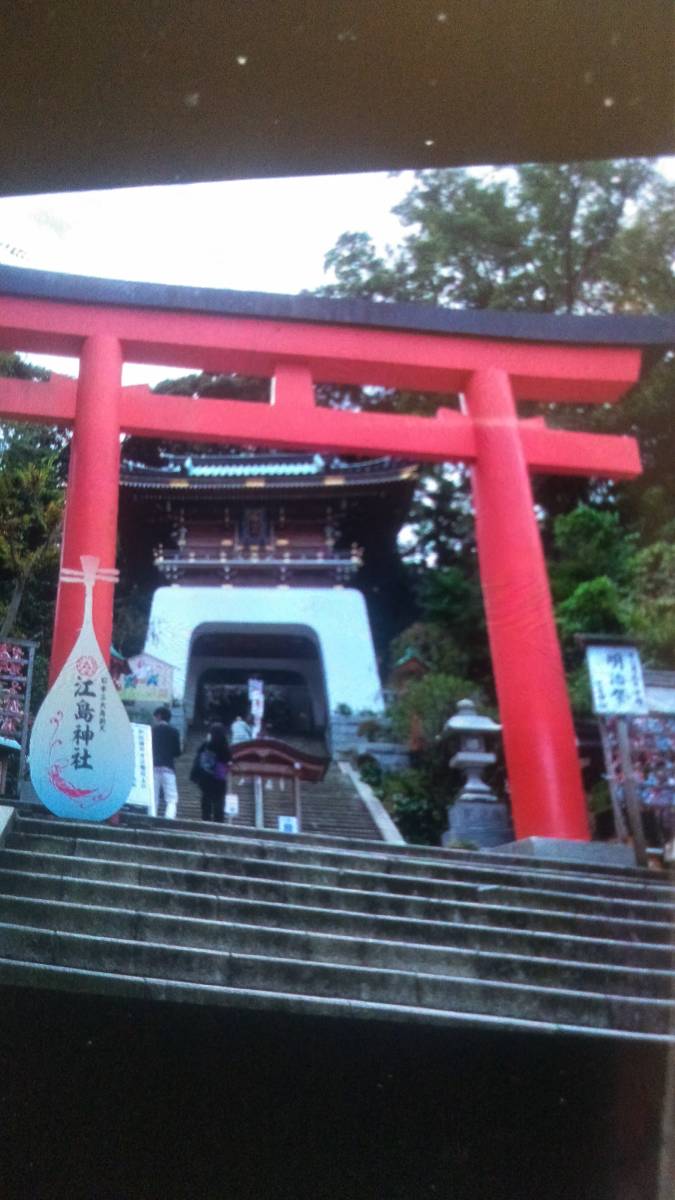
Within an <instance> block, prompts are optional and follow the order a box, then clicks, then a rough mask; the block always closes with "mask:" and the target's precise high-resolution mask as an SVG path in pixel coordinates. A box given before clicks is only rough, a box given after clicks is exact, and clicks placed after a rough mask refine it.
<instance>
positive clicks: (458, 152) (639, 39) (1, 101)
mask: <svg viewBox="0 0 675 1200" xmlns="http://www.w3.org/2000/svg"><path fill="white" fill-rule="evenodd" d="M3 8H4V11H3V13H2V27H1V29H2V72H1V73H0V112H1V113H2V131H1V143H2V173H1V178H0V190H1V191H2V192H3V193H4V194H15V193H21V192H23V193H37V192H47V191H65V190H72V189H78V188H79V189H82V188H100V187H123V186H131V185H139V184H149V183H176V182H180V183H185V182H189V181H192V180H213V179H237V178H256V177H262V176H281V175H303V174H321V173H326V172H329V173H334V172H339V171H369V170H387V169H395V168H403V167H408V168H410V167H416V168H420V167H432V166H451V165H462V164H467V163H508V162H528V161H543V160H565V159H568V160H569V159H582V158H613V157H625V156H631V155H658V154H667V153H669V152H671V151H672V149H673V110H672V103H673V74H672V65H673V62H672V55H673V41H672V32H673V7H672V4H670V3H668V2H667V0H639V3H636V0H590V2H589V0H564V2H561V0H509V2H508V3H504V2H502V3H497V2H493V3H489V2H483V3H480V2H479V0H283V2H282V0H192V2H190V3H187V2H185V0H182V2H180V0H160V2H158V3H149V2H142V0H141V2H139V0H115V3H111V2H110V0H30V2H29V0H14V3H7V4H5V5H4V6H3Z"/></svg>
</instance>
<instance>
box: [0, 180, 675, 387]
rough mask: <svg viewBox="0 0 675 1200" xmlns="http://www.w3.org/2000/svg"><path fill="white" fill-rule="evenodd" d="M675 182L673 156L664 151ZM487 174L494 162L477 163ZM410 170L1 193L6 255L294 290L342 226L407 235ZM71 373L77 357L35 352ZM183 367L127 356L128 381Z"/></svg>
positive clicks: (178, 279)
mask: <svg viewBox="0 0 675 1200" xmlns="http://www.w3.org/2000/svg"><path fill="white" fill-rule="evenodd" d="M659 166H660V168H661V170H662V171H663V173H664V174H665V175H666V176H667V177H668V178H670V179H672V180H675V157H672V158H666V159H661V160H660V161H659ZM473 169H474V170H476V171H477V172H481V173H483V172H485V171H486V170H487V168H473ZM412 181H413V176H412V172H409V171H408V172H401V173H399V174H396V175H391V174H387V173H370V174H363V175H334V176H312V177H302V178H289V179H265V180H245V181H238V182H228V183H203V184H184V185H172V186H167V187H147V188H126V189H120V190H114V191H99V192H72V193H66V194H62V195H58V194H57V195H46V196H20V197H8V198H0V262H3V263H9V264H13V265H16V266H24V267H35V268H41V269H43V270H53V271H63V272H67V273H71V274H81V275H92V276H101V277H107V278H111V279H115V278H117V279H130V280H144V281H146V282H158V283H175V284H191V285H194V286H202V287H217V288H218V287H219V288H234V289H237V290H242V291H263V292H290V293H295V292H299V291H302V290H303V289H310V290H311V289H314V288H316V287H318V286H319V285H320V284H321V283H323V282H325V280H326V276H325V274H324V269H323V261H324V257H325V255H326V253H327V251H328V250H330V249H331V247H332V246H333V245H334V244H335V242H336V241H337V239H338V237H339V236H340V234H341V233H343V232H345V230H364V231H366V232H368V233H370V234H371V236H372V237H373V239H374V241H375V243H376V246H377V247H378V249H380V250H383V249H384V248H385V247H386V246H387V245H392V244H394V243H396V241H397V240H398V239H399V238H400V236H401V226H400V224H399V222H398V219H397V218H396V217H395V216H393V215H392V212H391V209H392V208H393V206H394V205H395V204H397V203H398V201H399V200H401V199H402V198H403V196H405V194H406V193H407V192H408V191H409V189H410V187H411V185H412ZM31 359H32V361H34V362H41V363H44V364H45V365H47V366H50V367H52V369H54V370H58V371H62V372H64V373H66V372H67V373H68V374H72V375H76V374H77V361H76V360H75V359H68V360H65V359H51V358H50V359H47V358H42V357H40V358H38V356H35V355H31ZM185 373H186V369H185V368H184V367H183V368H180V369H174V370H173V371H170V370H167V369H166V368H165V367H148V366H140V365H135V364H125V369H124V382H125V383H141V382H147V383H150V384H152V383H156V382H158V381H159V380H160V379H164V378H167V376H169V375H174V376H176V375H182V374H185Z"/></svg>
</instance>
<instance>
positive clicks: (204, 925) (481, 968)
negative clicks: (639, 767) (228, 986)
mask: <svg viewBox="0 0 675 1200" xmlns="http://www.w3.org/2000/svg"><path fill="white" fill-rule="evenodd" d="M17 925H21V926H25V927H26V928H27V929H28V928H37V929H40V930H43V931H46V930H53V931H57V932H58V933H59V934H62V933H73V934H82V935H86V936H95V937H97V938H106V939H114V940H124V941H126V942H127V943H131V942H142V943H146V942H148V943H153V944H157V945H161V946H164V947H166V949H167V950H170V951H173V950H174V949H175V948H177V947H181V948H191V949H195V950H209V951H218V952H219V953H223V954H225V953H228V954H246V955H255V956H256V957H262V958H271V959H287V960H291V959H293V960H295V959H297V960H302V961H304V962H317V963H338V964H341V965H343V966H355V967H368V968H377V969H383V970H387V971H405V972H411V973H413V974H414V973H415V972H423V973H425V974H430V975H443V976H448V977H452V978H462V979H472V980H483V981H485V980H491V981H495V982H505V983H509V984H516V983H519V984H521V985H522V986H527V987H528V988H529V987H537V988H555V989H563V990H566V991H570V990H572V991H580V992H605V993H609V994H611V995H617V996H619V995H620V996H632V997H634V998H642V997H647V998H650V997H651V998H656V999H664V1000H665V999H669V998H670V997H671V995H672V991H673V983H674V982H675V971H671V970H656V969H654V968H650V967H636V966H634V965H630V966H627V965H625V964H621V965H616V964H607V963H600V964H598V963H597V962H581V961H578V960H577V961H569V960H566V959H561V958H560V957H557V956H556V957H545V956H537V957H534V958H533V957H532V956H529V955H522V954H514V953H507V952H505V951H498V952H495V951H489V950H479V949H477V948H475V947H471V948H465V947H457V946H452V947H450V946H436V945H428V944H425V943H423V942H419V941H417V942H405V941H397V940H393V939H384V938H382V937H379V938H377V937H357V936H355V935H354V934H345V933H337V932H335V931H331V932H330V933H319V932H317V931H308V930H304V929H295V928H289V927H286V928H280V927H278V926H266V925H264V924H258V923H256V924H243V923H234V922H224V921H222V920H209V919H206V918H203V917H200V918H195V917H183V916H174V915H171V914H164V913H148V912H141V911H138V910H134V909H133V908H129V909H125V908H118V907H114V908H111V907H104V906H102V905H83V904H78V903H74V902H71V901H64V900H46V899H31V898H28V897H24V896H21V897H20V896H4V895H2V894H0V956H2V955H3V954H4V952H5V947H4V944H3V940H2V939H3V931H4V930H6V929H13V928H14V927H15V926H17ZM12 946H13V942H12V943H11V945H10V946H9V956H10V957H11V956H13V950H12ZM673 1013H674V1015H675V1003H674V1008H673Z"/></svg>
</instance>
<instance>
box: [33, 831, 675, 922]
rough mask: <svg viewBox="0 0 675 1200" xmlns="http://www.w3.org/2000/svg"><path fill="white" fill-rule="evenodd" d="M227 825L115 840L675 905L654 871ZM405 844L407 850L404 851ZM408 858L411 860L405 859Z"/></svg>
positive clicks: (99, 835) (101, 835)
mask: <svg viewBox="0 0 675 1200" xmlns="http://www.w3.org/2000/svg"><path fill="white" fill-rule="evenodd" d="M110 830H111V826H110V825H107V824H103V825H97V824H94V823H93V822H73V821H68V822H64V821H60V820H58V819H55V818H51V817H48V818H40V817H29V816H21V817H20V818H19V820H18V821H16V823H15V824H14V826H13V828H12V831H11V833H10V836H16V835H17V834H25V835H29V834H30V835H46V836H68V837H69V838H77V839H80V840H82V839H83V840H84V841H91V840H103V841H109V840H110ZM224 833H225V831H224V830H223V827H222V826H220V825H213V824H208V823H205V822H190V823H189V824H187V825H185V824H183V823H181V824H179V823H178V822H174V821H167V822H156V821H153V820H151V819H145V820H137V821H136V822H134V824H133V825H121V826H119V827H117V828H115V830H114V838H115V843H116V844H122V843H127V844H133V845H152V846H157V847H162V848H169V849H188V850H193V851H195V852H199V853H212V852H213V851H214V849H221V848H222V847H223V846H226V847H227V848H228V852H229V851H232V850H234V851H236V852H239V851H241V852H242V853H245V854H246V855H248V856H250V857H264V858H268V859H270V860H272V859H278V860H282V859H284V858H287V859H289V860H291V859H292V860H293V861H294V862H300V861H302V862H306V863H308V864H312V863H316V864H321V865H332V864H339V865H340V866H341V867H344V865H345V864H347V863H348V864H349V865H350V866H355V867H356V869H363V865H364V864H366V865H368V866H369V865H371V864H373V866H374V868H375V869H378V868H379V869H381V870H384V871H385V872H394V873H397V874H402V873H404V874H406V875H408V876H410V875H416V874H419V875H423V876H424V877H425V878H426V879H430V880H435V879H439V880H442V879H443V878H446V877H449V876H451V877H452V878H453V879H454V880H458V881H459V880H469V879H473V880H478V879H479V878H480V879H482V880H484V881H486V882H489V883H492V882H494V881H495V880H499V881H500V882H504V883H507V884H508V883H509V882H516V883H522V881H523V879H528V880H529V878H530V877H531V878H532V882H533V884H534V886H537V887H542V888H545V889H546V890H551V891H555V890H561V891H569V890H570V887H571V886H573V887H574V889H575V890H578V891H579V892H580V894H583V895H585V896H593V895H598V896H603V895H609V896H611V897H612V898H624V899H626V900H632V901H634V902H646V903H658V904H665V905H670V906H671V908H672V909H673V910H675V895H674V893H673V888H672V883H671V881H670V880H669V878H668V877H667V876H666V877H664V878H663V880H661V879H660V878H659V877H658V876H656V877H655V876H654V874H653V873H649V872H632V873H631V872H628V873H626V872H624V873H622V874H620V875H618V876H615V875H610V876H607V875H606V874H605V873H604V871H600V872H596V871H591V870H589V869H587V868H581V869H580V868H577V867H574V868H570V867H567V866H566V867H564V868H563V867H557V868H556V867H555V866H551V864H547V866H546V868H542V867H540V868H539V869H537V870H532V869H531V866H530V862H529V860H527V861H526V862H523V860H522V859H517V860H515V861H514V860H507V861H506V862H505V861H504V857H503V856H502V855H494V856H492V857H488V856H487V855H484V854H482V853H481V854H480V855H477V854H475V853H471V852H465V853H463V854H460V855H455V854H451V855H448V854H447V852H444V851H435V850H434V849H433V848H431V847H426V846H425V847H411V846H405V847H402V846H390V845H388V844H387V845H383V843H382V842H377V843H374V844H373V843H368V844H366V845H364V843H363V842H361V841H356V842H352V843H348V844H346V845H345V844H344V843H342V840H340V842H341V844H340V845H339V846H338V845H335V846H333V845H332V844H331V843H330V842H329V843H326V841H325V839H323V838H321V839H320V840H319V841H316V840H315V839H311V840H310V841H309V843H308V841H307V840H306V839H305V838H304V837H303V838H298V837H297V836H295V835H280V834H278V833H276V832H275V831H271V830H270V831H268V830H264V831H263V830H259V829H237V830H235V831H234V832H229V831H228V833H227V834H226V836H225V838H224V837H223V835H224ZM401 850H405V851H407V853H406V854H401V853H397V852H398V851H401ZM402 860H403V862H404V864H405V865H402Z"/></svg>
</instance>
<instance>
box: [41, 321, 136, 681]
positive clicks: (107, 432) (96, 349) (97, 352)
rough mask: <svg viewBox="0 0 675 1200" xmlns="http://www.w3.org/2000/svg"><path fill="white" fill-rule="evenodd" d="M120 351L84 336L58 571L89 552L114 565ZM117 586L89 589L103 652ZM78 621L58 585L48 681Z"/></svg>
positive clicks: (77, 608) (78, 600) (75, 604)
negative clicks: (91, 590) (92, 594)
mask: <svg viewBox="0 0 675 1200" xmlns="http://www.w3.org/2000/svg"><path fill="white" fill-rule="evenodd" d="M121 385H122V350H121V347H120V343H119V341H118V340H117V339H116V338H114V337H109V336H108V335H106V334H96V335H95V336H93V337H89V338H87V339H86V340H85V342H84V345H83V348H82V353H81V356H80V375H79V379H78V385H77V402H76V408H75V423H74V432H73V439H72V442H71V447H70V468H69V472H68V490H67V493H66V511H65V520H64V524H63V538H62V542H61V568H62V569H63V567H69V568H71V569H72V570H76V571H79V570H80V557H81V555H83V554H93V555H95V556H96V557H97V558H98V559H99V560H100V565H101V566H102V567H108V568H111V567H112V568H114V566H115V558H116V548H117V508H118V497H119V474H120V393H121ZM113 598H114V584H113V583H108V582H106V581H104V580H101V581H100V582H99V583H97V585H96V588H95V591H94V628H95V629H96V635H97V637H98V640H99V644H100V646H101V650H102V651H103V654H104V655H107V653H108V649H109V647H110V642H111V639H112V624H113ZM81 625H82V595H81V593H80V590H79V588H73V587H67V586H64V585H63V584H60V585H59V589H58V593H57V601H56V615H55V618H54V639H53V648H52V658H51V663H50V676H49V677H50V683H53V682H54V680H55V679H56V676H57V675H58V673H59V671H60V670H61V667H62V666H63V664H64V662H65V660H66V658H67V656H68V654H69V653H70V650H71V649H72V647H73V646H74V644H75V640H76V638H77V634H78V633H79V631H80V627H81Z"/></svg>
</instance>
